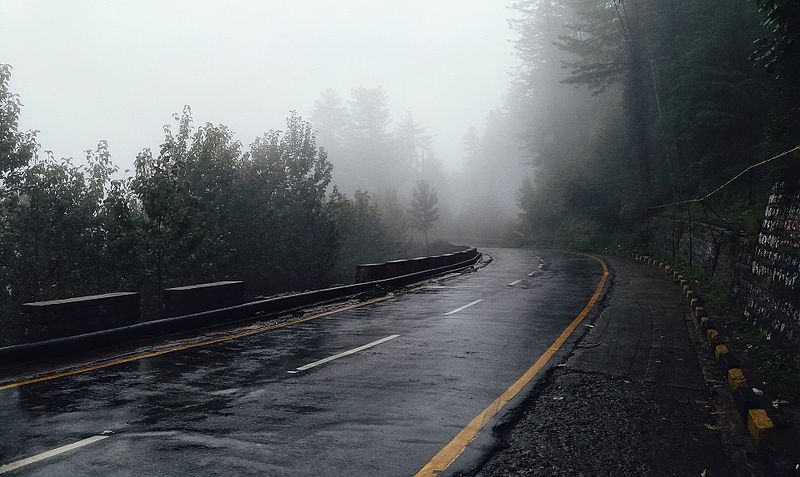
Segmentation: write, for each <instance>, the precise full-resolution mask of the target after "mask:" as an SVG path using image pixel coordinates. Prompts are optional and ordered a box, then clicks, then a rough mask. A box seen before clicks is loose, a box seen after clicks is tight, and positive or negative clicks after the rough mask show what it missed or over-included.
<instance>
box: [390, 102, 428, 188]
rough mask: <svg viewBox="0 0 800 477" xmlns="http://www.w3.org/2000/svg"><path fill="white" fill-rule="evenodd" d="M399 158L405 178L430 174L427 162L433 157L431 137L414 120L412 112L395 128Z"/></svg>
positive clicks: (407, 113)
mask: <svg viewBox="0 0 800 477" xmlns="http://www.w3.org/2000/svg"><path fill="white" fill-rule="evenodd" d="M395 137H396V140H397V150H398V156H399V157H398V158H399V159H400V161H401V163H402V167H403V169H405V170H404V171H403V172H406V174H403V175H404V176H405V177H408V176H411V175H413V174H423V173H425V172H428V171H427V170H426V169H428V164H427V161H428V159H430V157H431V151H430V144H431V137H430V136H429V135H428V134H426V133H425V128H424V127H422V126H420V125H419V124H418V123H417V121H416V120H415V119H414V115H413V114H412V113H411V111H408V112H406V115H405V116H403V119H402V120H400V122H399V123H398V124H397V127H396V128H395Z"/></svg>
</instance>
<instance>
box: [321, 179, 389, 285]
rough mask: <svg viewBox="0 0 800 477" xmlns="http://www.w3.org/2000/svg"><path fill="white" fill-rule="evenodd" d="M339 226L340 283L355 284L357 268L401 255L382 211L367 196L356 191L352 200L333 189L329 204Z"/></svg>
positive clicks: (337, 226)
mask: <svg viewBox="0 0 800 477" xmlns="http://www.w3.org/2000/svg"><path fill="white" fill-rule="evenodd" d="M328 208H329V210H330V212H331V217H332V219H333V221H334V223H335V224H336V231H337V234H338V237H339V242H340V247H339V249H338V256H339V259H338V260H337V267H336V268H337V272H338V276H339V280H342V281H352V279H353V272H354V270H355V265H357V264H359V263H373V262H379V261H385V260H389V259H393V258H397V257H398V256H399V255H398V254H399V253H400V250H399V249H398V247H397V245H396V244H395V243H393V240H392V236H390V235H389V234H388V233H387V229H386V226H385V223H384V221H383V218H382V216H381V209H380V208H379V207H378V205H377V204H376V203H375V202H372V201H370V196H369V193H368V192H364V191H356V192H355V193H354V194H353V198H352V199H350V198H348V197H347V196H346V195H344V194H341V193H339V191H338V190H336V189H335V188H334V191H333V193H332V194H331V196H330V199H329V201H328Z"/></svg>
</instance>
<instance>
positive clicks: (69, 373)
mask: <svg viewBox="0 0 800 477" xmlns="http://www.w3.org/2000/svg"><path fill="white" fill-rule="evenodd" d="M423 286H424V285H423ZM418 288H421V287H415V288H411V289H409V290H408V292H410V291H414V290H416V289H418ZM406 293H407V292H406ZM393 296H394V295H388V296H383V297H380V298H373V299H372V300H367V301H364V302H361V303H356V304H354V305H348V306H345V307H342V308H337V309H335V310H331V311H326V312H323V313H317V314H315V315H311V316H307V317H305V318H300V319H297V320H292V321H287V322H285V323H280V324H277V325H272V326H267V327H265V328H258V329H256V330H249V331H245V332H242V333H237V334H235V335H230V336H223V337H221V338H215V339H211V340H207V341H201V342H199V343H192V344H188V345H183V346H176V347H174V348H167V349H163V350H159V351H153V352H152V353H145V354H140V355H136V356H129V357H127V358H120V359H115V360H112V361H108V362H105V363H102V364H95V365H92V366H86V367H83V368H78V369H73V370H70V371H65V372H63V373H56V374H48V375H46V376H40V377H38V378H32V379H26V380H24V381H17V382H14V383H9V384H4V385H2V386H0V391H5V390H6V389H12V388H18V387H20V386H25V385H26V384H33V383H40V382H42V381H49V380H51V379H58V378H63V377H65V376H73V375H75V374H81V373H88V372H90V371H95V370H98V369H103V368H109V367H111V366H116V365H118V364H124V363H130V362H131V361H138V360H140V359H147V358H152V357H155V356H161V355H162V354H168V353H175V352H177V351H183V350H187V349H191V348H198V347H200V346H208V345H212V344H217V343H222V342H225V341H231V340H235V339H239V338H244V337H247V336H252V335H257V334H260V333H266V332H268V331H273V330H277V329H279V328H285V327H287V326H292V325H296V324H298V323H303V322H306V321H311V320H316V319H318V318H323V317H326V316H330V315H334V314H336V313H341V312H343V311H348V310H352V309H354V308H360V307H362V306H367V305H371V304H373V303H378V302H381V301H384V300H388V299H389V298H392V297H393Z"/></svg>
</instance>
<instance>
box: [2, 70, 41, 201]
mask: <svg viewBox="0 0 800 477" xmlns="http://www.w3.org/2000/svg"><path fill="white" fill-rule="evenodd" d="M10 81H11V66H10V65H6V64H2V63H0V186H2V185H3V181H4V180H5V179H6V177H7V175H8V174H10V173H12V172H13V171H15V170H17V169H19V168H20V167H22V166H25V165H26V164H27V163H28V161H30V160H31V159H33V157H34V155H35V154H36V140H35V139H36V134H35V133H34V132H20V131H19V130H18V124H19V112H20V107H21V103H20V99H19V96H17V95H16V94H14V93H12V92H11V91H10V90H9V82H10Z"/></svg>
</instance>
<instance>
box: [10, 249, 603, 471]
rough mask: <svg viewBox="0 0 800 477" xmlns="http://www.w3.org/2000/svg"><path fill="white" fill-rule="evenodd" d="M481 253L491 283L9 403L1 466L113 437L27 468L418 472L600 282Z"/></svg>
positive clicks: (572, 258)
mask: <svg viewBox="0 0 800 477" xmlns="http://www.w3.org/2000/svg"><path fill="white" fill-rule="evenodd" d="M482 251H483V252H484V253H488V254H490V255H491V256H492V257H493V258H494V259H495V260H494V262H493V263H491V264H490V265H488V266H487V267H485V268H483V269H481V270H480V271H478V272H476V273H471V274H466V275H463V276H460V277H457V278H454V279H451V280H446V281H442V282H438V283H432V284H430V285H429V286H426V287H423V288H420V289H418V290H416V291H414V292H411V293H407V294H403V295H399V296H397V297H395V298H393V299H390V300H387V301H383V302H380V303H375V304H372V305H368V306H365V307H362V308H357V309H353V310H349V311H345V312H342V313H339V314H335V315H332V316H329V317H326V318H322V319H318V320H313V321H308V322H304V323H300V324H297V325H294V326H290V327H287V328H282V329H279V330H275V331H272V332H269V333H265V334H259V335H254V336H250V337H247V338H242V339H239V340H234V341H228V342H224V343H219V344H216V345H211V346H206V347H201V348H195V349H191V350H186V351H182V352H176V353H170V354H166V355H162V356H156V357H153V358H149V359H143V360H139V361H133V362H130V363H126V364H121V365H118V366H113V367H109V368H105V369H101V370H97V371H94V372H90V373H84V374H78V375H74V376H69V377H64V378H59V379H54V380H50V381H45V382H41V383H35V384H30V385H26V386H21V387H19V388H14V389H9V390H6V391H0V420H2V422H3V424H4V432H3V434H2V435H3V437H2V438H0V465H1V464H7V463H9V462H13V461H17V460H19V459H23V458H26V457H29V456H32V455H35V454H38V453H41V452H45V451H48V450H51V449H54V448H57V447H60V446H63V445H65V444H70V443H73V442H76V441H80V440H81V439H85V438H87V437H91V436H94V435H98V434H100V433H102V432H103V431H112V432H113V434H111V435H110V437H109V438H107V439H103V440H101V441H98V442H94V443H92V444H89V445H86V446H84V447H81V448H79V449H75V450H71V451H70V452H66V453H63V454H61V455H58V456H55V457H51V458H49V459H46V460H43V461H41V462H37V463H34V464H31V465H29V466H26V467H24V468H21V469H19V470H17V471H14V472H15V474H19V475H87V474H88V475H131V474H136V475H156V474H157V475H183V474H202V475H216V474H221V475H231V474H237V475H241V474H252V475H307V474H317V475H343V474H358V475H409V474H413V473H414V472H415V471H416V470H417V469H419V468H420V467H421V466H422V465H424V464H425V462H427V460H428V459H430V457H432V456H433V455H434V454H435V453H436V452H437V451H438V450H439V449H440V448H441V447H442V445H444V444H445V443H447V442H448V441H449V440H450V439H451V438H452V437H453V436H454V435H455V434H456V433H458V432H459V430H460V429H461V428H462V427H463V426H464V425H466V424H467V423H468V422H469V421H470V420H471V419H472V418H473V417H474V416H475V415H476V414H477V413H478V412H480V411H481V410H483V409H484V408H485V407H486V405H487V404H488V403H490V402H491V401H492V400H493V399H495V398H496V397H497V396H498V395H499V394H500V393H501V392H502V391H503V390H505V389H506V388H507V387H508V386H509V385H510V384H511V383H512V382H513V381H514V380H516V379H517V378H518V377H519V376H520V375H521V374H522V373H523V372H524V371H525V370H526V369H527V368H528V367H529V366H530V365H531V363H533V362H534V361H535V360H536V358H537V357H538V356H539V355H541V354H542V352H544V351H545V350H546V349H547V347H548V346H549V345H550V344H551V343H552V342H553V340H554V339H555V338H556V337H557V336H558V335H559V333H560V332H561V331H562V330H563V329H564V327H566V326H567V325H568V324H569V323H570V322H571V321H572V319H573V318H574V317H575V315H577V313H578V312H579V311H580V310H581V308H582V307H583V306H584V305H585V304H586V302H587V300H588V299H589V297H590V296H591V295H592V293H593V291H594V288H595V287H596V286H597V282H598V279H599V277H600V275H601V274H602V271H601V270H600V267H599V266H598V265H597V263H596V262H595V261H594V260H593V259H591V258H589V257H584V256H580V255H572V254H567V253H561V252H551V251H548V252H533V251H528V250H513V249H486V250H482ZM534 272H535V273H534ZM530 273H532V275H529V274H530ZM512 282H515V283H514V285H513V286H509V284H511V283H512ZM478 300H480V301H478ZM473 302H474V304H472V305H471V306H468V307H464V308H462V309H460V310H458V311H457V312H453V313H450V314H448V313H449V312H451V311H453V310H456V309H458V308H460V307H463V306H464V305H468V304H471V303H473ZM391 335H399V336H397V337H396V338H394V339H391V340H387V341H385V342H381V343H379V344H377V345H374V346H372V347H369V348H366V349H363V350H360V351H358V352H354V353H352V354H348V355H346V356H343V357H341V358H339V359H336V360H332V361H329V362H325V363H324V364H321V365H318V366H315V367H313V368H310V369H306V370H304V371H302V372H299V373H288V372H287V371H289V370H296V369H297V368H300V367H302V366H304V365H307V364H309V363H313V362H316V361H319V360H322V359H325V358H328V357H331V356H333V355H337V354H339V353H343V352H346V351H348V350H353V349H354V348H359V347H362V346H364V345H366V344H368V343H372V342H374V341H376V340H381V339H383V338H386V337H388V336H391ZM487 431H488V428H487V430H486V431H484V434H489V433H488V432H487ZM490 437H491V436H490V435H488V436H484V439H486V440H490ZM486 444H487V442H483V443H482V444H481V443H480V442H478V441H476V443H475V446H477V447H480V446H482V445H486ZM476 452H478V451H476Z"/></svg>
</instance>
